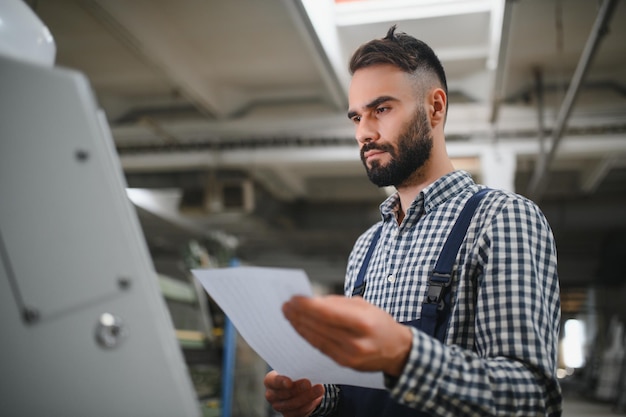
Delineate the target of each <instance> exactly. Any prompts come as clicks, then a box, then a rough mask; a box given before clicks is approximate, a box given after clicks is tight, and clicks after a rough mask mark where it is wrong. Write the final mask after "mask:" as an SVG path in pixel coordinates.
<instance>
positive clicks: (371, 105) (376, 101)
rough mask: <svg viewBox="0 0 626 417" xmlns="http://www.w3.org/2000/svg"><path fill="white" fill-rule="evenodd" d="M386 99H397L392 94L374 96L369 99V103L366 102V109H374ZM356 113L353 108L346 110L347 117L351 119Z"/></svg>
mask: <svg viewBox="0 0 626 417" xmlns="http://www.w3.org/2000/svg"><path fill="white" fill-rule="evenodd" d="M387 101H398V99H397V98H395V97H392V96H380V97H376V98H375V99H374V100H372V101H370V102H369V103H367V104H366V105H365V108H366V109H375V108H376V107H378V106H380V105H381V104H383V103H385V102H387ZM357 114H358V113H357V112H356V111H354V110H351V111H349V112H348V119H352V118H353V117H354V116H356V115H357Z"/></svg>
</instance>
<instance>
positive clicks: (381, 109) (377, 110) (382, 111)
mask: <svg viewBox="0 0 626 417" xmlns="http://www.w3.org/2000/svg"><path fill="white" fill-rule="evenodd" d="M387 110H389V107H378V108H376V113H384V112H386V111H387Z"/></svg>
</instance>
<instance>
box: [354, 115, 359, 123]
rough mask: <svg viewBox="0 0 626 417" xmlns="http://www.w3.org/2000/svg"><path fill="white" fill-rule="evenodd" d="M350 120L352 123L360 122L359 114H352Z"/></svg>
mask: <svg viewBox="0 0 626 417" xmlns="http://www.w3.org/2000/svg"><path fill="white" fill-rule="evenodd" d="M352 121H353V122H354V123H358V122H360V121H361V116H353V117H352Z"/></svg>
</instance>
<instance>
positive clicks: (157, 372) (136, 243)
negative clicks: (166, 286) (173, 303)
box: [0, 56, 200, 417]
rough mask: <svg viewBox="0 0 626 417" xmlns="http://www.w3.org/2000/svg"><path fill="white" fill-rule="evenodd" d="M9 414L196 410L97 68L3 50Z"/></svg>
mask: <svg viewBox="0 0 626 417" xmlns="http://www.w3.org/2000/svg"><path fill="white" fill-rule="evenodd" d="M0 326H1V327H0V328H1V330H2V335H1V336H0V355H1V356H0V415H2V416H7V417H9V416H64V417H67V416H92V417H93V416H133V417H136V416H177V417H178V416H198V415H200V407H199V406H198V402H197V400H196V396H195V392H194V389H193V386H192V383H191V380H190V378H189V375H188V373H187V370H186V367H185V364H184V360H183V356H182V352H181V349H180V347H179V346H178V343H177V340H176V336H175V332H174V328H173V325H172V320H171V318H170V316H169V312H168V310H167V308H166V306H165V303H164V301H163V298H162V295H161V293H160V290H159V286H158V281H157V278H156V274H155V271H154V268H153V266H152V262H151V260H150V257H149V253H148V251H147V248H146V244H145V241H144V238H143V235H142V232H141V229H140V226H139V222H138V220H137V217H136V213H135V211H134V209H133V207H132V206H131V204H130V202H129V201H128V199H127V196H126V193H125V181H124V177H123V175H122V170H121V167H120V164H119V159H118V157H117V155H116V152H115V149H114V146H113V141H112V138H111V135H110V132H109V129H108V125H107V123H106V120H105V118H104V117H103V116H102V114H101V113H100V111H99V109H98V107H97V105H96V103H95V99H94V97H93V95H92V91H91V88H90V85H89V83H88V82H87V80H86V78H85V77H84V76H83V75H82V74H80V73H78V72H75V71H70V70H65V69H59V68H51V67H46V66H41V65H37V64H34V63H27V62H25V61H20V60H14V59H11V58H7V57H2V56H0Z"/></svg>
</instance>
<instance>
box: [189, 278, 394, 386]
mask: <svg viewBox="0 0 626 417" xmlns="http://www.w3.org/2000/svg"><path fill="white" fill-rule="evenodd" d="M192 272H193V274H194V276H195V277H196V278H197V279H198V280H199V281H200V283H202V286H203V287H204V289H205V290H206V291H207V292H208V293H209V295H210V296H211V297H212V298H213V300H215V302H216V303H217V304H218V305H219V306H220V308H221V309H222V310H223V311H224V313H226V315H227V316H228V317H229V318H230V320H231V321H232V322H233V324H234V326H235V327H236V328H237V330H238V331H239V334H241V336H242V337H243V338H244V339H245V340H246V342H247V343H248V344H249V345H250V347H252V349H254V350H255V352H256V353H258V354H259V356H261V357H262V358H263V359H264V360H265V361H266V362H267V363H268V365H269V366H271V367H272V368H273V369H275V370H276V371H277V372H278V373H280V374H282V375H286V376H288V377H290V378H292V379H294V380H296V379H301V378H307V379H309V380H311V382H312V383H313V384H317V383H320V384H323V383H328V384H347V385H356V386H362V387H369V388H381V389H382V388H384V385H383V375H382V373H381V372H358V371H355V370H352V369H350V368H346V367H342V366H339V365H338V364H337V363H336V362H334V361H333V360H332V359H330V358H329V357H328V356H325V355H324V354H322V353H321V352H320V351H318V350H317V349H315V348H314V347H313V346H311V345H310V344H309V343H308V342H307V341H306V340H304V339H303V338H302V337H301V336H300V335H299V334H298V333H296V331H295V330H294V329H293V327H291V324H289V322H288V321H287V319H286V318H285V317H284V316H283V313H282V310H281V309H282V305H283V304H284V303H285V302H286V301H287V300H289V299H290V298H291V297H292V296H294V295H304V296H311V295H313V292H312V290H311V285H310V283H309V280H308V278H307V276H306V274H305V273H304V271H302V270H298V269H282V268H262V267H245V266H240V267H233V268H219V269H195V270H193V271H192Z"/></svg>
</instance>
